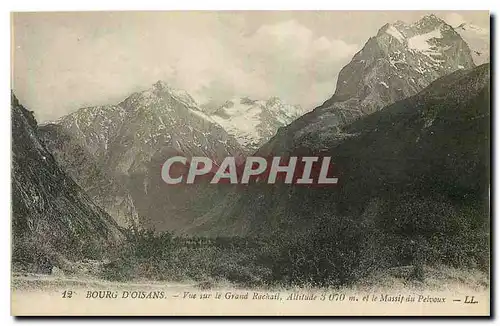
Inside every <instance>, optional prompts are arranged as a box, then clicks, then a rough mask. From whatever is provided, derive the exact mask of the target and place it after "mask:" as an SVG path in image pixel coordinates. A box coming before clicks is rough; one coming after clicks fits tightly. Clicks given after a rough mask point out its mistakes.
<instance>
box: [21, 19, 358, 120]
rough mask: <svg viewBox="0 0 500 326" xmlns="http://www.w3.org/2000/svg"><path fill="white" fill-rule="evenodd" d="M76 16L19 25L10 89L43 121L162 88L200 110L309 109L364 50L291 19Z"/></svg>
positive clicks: (321, 98) (24, 20)
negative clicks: (250, 100) (248, 104)
mask: <svg viewBox="0 0 500 326" xmlns="http://www.w3.org/2000/svg"><path fill="white" fill-rule="evenodd" d="M74 15H75V16H71V15H63V14H60V15H56V16H49V17H44V16H43V15H25V16H23V15H19V16H17V17H16V28H15V29H14V31H15V35H14V39H15V45H16V47H15V49H16V52H15V55H14V90H15V92H16V93H17V95H18V97H20V99H21V100H22V101H23V102H24V103H25V104H26V105H27V106H28V107H30V108H31V109H32V110H35V113H36V114H37V118H38V119H39V120H41V121H44V120H52V119H56V118H58V117H59V116H61V115H63V114H67V113H69V112H71V111H74V110H76V109H78V108H79V107H82V106H89V105H100V104H107V103H117V102H119V101H121V100H122V99H124V98H125V97H126V96H127V95H129V94H130V93H131V92H133V91H138V90H141V89H145V88H148V87H150V85H151V84H152V83H154V82H155V81H156V80H159V79H162V80H165V81H167V82H169V83H170V84H172V86H174V87H177V88H182V89H185V90H186V91H188V92H189V93H191V94H192V95H193V96H194V97H195V98H196V99H198V100H199V101H200V102H202V103H203V102H205V101H209V100H215V101H216V102H217V101H225V100H226V99H227V98H230V97H233V96H250V97H254V98H267V97H271V96H280V97H281V98H283V100H285V101H287V102H289V103H293V104H301V105H303V106H304V107H308V108H311V109H312V108H313V107H314V106H315V105H317V104H319V103H322V102H323V101H324V100H326V99H327V98H328V97H330V96H331V95H332V93H333V92H334V88H335V79H336V76H337V74H338V71H339V70H340V69H341V67H342V66H343V65H345V64H346V63H347V62H348V61H349V60H350V58H351V57H352V55H353V54H354V52H355V51H356V50H358V49H359V48H360V45H354V44H349V43H347V42H344V41H343V40H341V39H335V38H332V37H331V36H327V35H321V33H320V32H318V29H316V31H313V30H312V29H310V28H308V27H307V26H305V25H304V24H303V23H300V22H299V21H297V20H294V19H285V20H275V21H271V22H267V23H261V24H257V25H256V26H255V27H254V28H248V26H247V25H248V24H249V21H248V19H242V17H241V16H239V15H233V16H224V19H219V18H218V17H217V15H213V14H199V15H197V16H196V17H194V16H193V17H191V18H193V19H187V18H186V16H182V15H180V14H177V15H174V14H170V15H169V16H168V19H165V16H161V15H160V16H140V15H139V16H138V15H132V14H130V16H127V14H104V13H102V14H96V16H92V17H93V18H92V19H90V18H85V17H83V16H78V14H74ZM233 17H234V18H233ZM319 31H321V29H319Z"/></svg>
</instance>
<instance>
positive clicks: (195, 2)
mask: <svg viewBox="0 0 500 326" xmlns="http://www.w3.org/2000/svg"><path fill="white" fill-rule="evenodd" d="M498 3H499V2H498V1H493V0H487V1H470V0H468V1H458V0H455V1H452V2H444V1H435V0H419V1H410V2H408V1H388V0H376V1H369V0H366V1H359V0H358V1H352V0H351V1H343V2H339V1H330V2H328V3H327V2H326V1H324V0H307V1H293V0H288V1H286V2H285V1H283V2H281V1H275V2H272V3H271V2H270V1H269V0H245V1H228V0H224V1H221V0H212V1H202V0H182V1H177V2H169V3H167V2H166V1H152V0H140V1H124V0H121V1H113V2H111V1H108V2H105V1H103V0H86V1H61V0H59V1H53V0H44V1H34V0H32V1H26V0H24V1H21V0H17V1H15V2H14V1H12V2H11V3H8V2H2V4H1V6H2V10H1V15H0V17H1V24H0V35H1V38H2V45H3V47H2V49H4V50H3V51H2V61H1V62H2V64H1V65H0V69H1V71H0V76H2V78H0V80H1V84H0V95H1V102H0V103H1V104H2V106H1V109H0V123H1V126H0V132H1V134H0V149H1V153H2V159H1V160H0V171H1V174H0V177H1V180H0V186H1V188H0V189H1V194H0V202H1V208H2V213H3V214H2V215H1V218H2V223H4V224H3V227H2V228H1V230H2V232H4V236H2V237H1V238H2V240H3V243H2V246H1V248H2V250H1V258H0V259H1V260H0V261H2V262H3V263H2V269H1V276H2V278H1V285H2V289H1V290H0V291H1V301H0V302H1V303H0V307H1V309H2V312H1V317H2V325H3V324H4V322H5V324H6V325H10V324H13V323H14V322H15V320H14V319H13V318H12V317H9V316H10V263H7V262H10V182H11V181H10V109H9V102H10V12H12V11H75V10H85V11H96V10H320V9H322V10H491V11H492V12H493V13H498V10H497V7H498ZM492 28H493V26H492ZM496 41H497V37H495V43H496ZM494 60H495V62H497V61H498V60H497V53H495V57H494ZM7 76H9V77H7ZM492 77H493V78H495V74H494V73H493V74H492ZM494 92H495V94H497V93H498V83H497V82H495V89H494ZM492 110H495V111H496V107H495V108H492ZM495 125H496V126H497V129H496V130H493V132H494V140H495V144H498V143H499V141H500V139H499V138H498V135H499V132H498V129H499V128H500V114H499V113H498V112H497V113H496V114H495ZM495 163H496V161H495ZM498 179H499V177H498V173H497V174H495V180H493V181H494V182H495V184H496V185H498V182H497V181H498ZM499 191H500V190H499V189H497V192H496V193H495V195H494V198H492V200H493V201H494V202H496V203H500V192H499ZM497 209H498V207H497ZM498 225H499V222H498V221H497V222H496V223H495V230H492V234H497V233H498ZM495 244H496V246H495V248H494V252H495V253H498V251H499V250H498V241H495ZM495 258H496V257H495ZM497 263H498V262H496V265H498V264H497ZM497 267H498V266H497ZM496 276H497V273H496V272H495V276H494V277H495V279H497V277H496ZM497 280H498V279H497ZM496 283H497V282H495V284H496ZM495 302H498V300H495ZM497 307H498V305H497V304H496V307H495V311H496V312H497V313H498V308H497ZM33 321H34V320H31V321H24V322H33ZM213 321H215V322H217V320H212V322H213ZM233 321H234V320H231V321H230V322H233ZM290 321H291V320H283V321H281V322H285V323H289V322H290ZM370 321H371V322H373V320H370ZM37 322H45V323H47V322H48V323H52V322H53V320H45V321H40V320H37ZM59 322H60V323H63V324H64V323H69V322H71V320H60V321H59ZM80 322H81V323H89V324H90V323H92V324H93V325H100V324H104V322H105V321H104V320H82V321H80ZM114 322H123V320H116V321H114ZM161 322H168V323H177V322H179V321H174V320H168V321H166V320H165V321H161ZM187 322H189V323H191V322H194V321H193V320H188V321H187ZM253 322H255V323H257V322H258V323H259V324H266V323H271V322H276V320H274V321H264V320H254V321H253ZM300 322H304V324H305V323H308V321H306V320H300ZM324 322H327V323H330V322H332V321H330V320H325V321H324ZM333 322H334V323H340V324H343V323H346V322H349V323H354V324H357V323H363V322H365V321H362V320H349V321H346V320H334V321H333ZM378 322H383V323H386V322H388V320H379V321H378ZM392 322H395V323H399V322H401V320H398V319H395V320H392ZM420 322H425V323H426V324H429V325H431V324H437V323H438V322H439V323H442V322H446V323H449V322H451V323H454V322H455V321H454V320H451V321H448V320H446V321H445V320H439V321H438V320H420ZM466 322H471V320H466ZM130 323H131V324H140V323H141V321H138V320H134V321H132V322H130Z"/></svg>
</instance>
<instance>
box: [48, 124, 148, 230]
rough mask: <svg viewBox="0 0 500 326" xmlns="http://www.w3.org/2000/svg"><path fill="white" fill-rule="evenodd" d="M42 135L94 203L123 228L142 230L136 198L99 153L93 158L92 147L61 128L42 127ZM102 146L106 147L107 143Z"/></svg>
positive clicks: (65, 169) (51, 125) (61, 164)
mask: <svg viewBox="0 0 500 326" xmlns="http://www.w3.org/2000/svg"><path fill="white" fill-rule="evenodd" d="M39 135H40V138H41V140H42V141H43V142H44V144H45V146H46V147H47V149H48V150H49V151H50V152H51V153H52V154H53V155H54V158H55V159H56V161H57V162H58V164H59V165H60V166H61V167H63V169H64V171H65V172H66V173H67V174H68V175H69V176H70V177H71V178H72V179H73V180H75V181H76V182H77V183H78V185H79V186H80V187H81V188H82V189H83V190H84V191H85V192H86V193H87V194H88V195H89V197H90V198H91V199H92V201H93V202H94V203H96V204H97V205H98V206H99V207H101V208H103V209H104V210H105V211H106V212H107V213H108V214H110V215H111V216H112V217H113V218H114V220H115V221H116V222H117V223H118V225H119V226H121V227H124V228H133V229H136V228H139V227H140V218H139V214H138V212H137V209H136V207H135V205H134V203H133V200H132V197H131V196H130V194H129V193H128V191H127V189H126V188H125V187H124V186H123V185H122V184H121V183H120V182H119V181H118V180H116V179H115V178H114V176H113V175H111V174H110V173H109V172H107V171H106V169H104V168H103V167H102V166H100V164H99V158H98V157H96V156H95V154H96V153H97V151H94V154H92V153H91V151H92V147H90V148H87V147H86V146H85V144H81V143H80V142H79V139H77V138H76V137H74V136H72V135H71V134H70V133H69V132H68V131H67V130H65V129H64V127H62V126H60V125H57V124H47V125H43V126H41V127H40V128H39ZM100 139H103V138H100ZM84 140H85V139H84ZM101 145H102V146H104V147H105V146H106V143H105V142H104V143H103V144H101ZM101 155H102V154H101Z"/></svg>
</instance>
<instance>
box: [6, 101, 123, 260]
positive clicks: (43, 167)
mask: <svg viewBox="0 0 500 326" xmlns="http://www.w3.org/2000/svg"><path fill="white" fill-rule="evenodd" d="M11 111H12V234H13V261H14V262H15V263H20V264H22V265H23V264H24V265H26V264H34V265H35V266H36V265H37V264H39V263H40V262H41V260H48V261H49V263H50V264H53V265H59V266H60V267H63V268H67V267H68V266H67V265H65V264H64V262H68V261H70V262H71V261H76V260H79V259H82V258H102V257H105V256H106V254H107V251H108V250H110V249H111V248H113V247H114V246H116V245H117V244H119V242H120V241H121V240H123V234H122V232H121V231H120V230H119V228H118V226H117V224H116V223H115V222H114V221H113V219H112V218H111V217H110V216H109V215H108V214H106V213H105V212H104V211H103V210H102V209H100V208H99V207H98V206H96V205H95V204H94V203H93V202H92V201H91V200H90V198H89V197H88V196H87V195H86V194H85V193H84V191H83V190H82V189H81V188H80V187H79V186H78V185H77V184H76V183H75V182H74V181H73V180H72V179H71V178H70V177H69V176H68V175H67V174H66V173H64V172H63V171H62V170H61V169H60V168H59V166H58V165H57V162H56V160H55V159H54V157H53V156H52V154H51V153H50V152H49V151H48V150H47V149H46V147H45V145H44V143H43V142H42V141H41V140H40V138H39V134H38V133H39V130H38V126H37V123H36V121H35V119H34V117H33V115H32V113H31V112H29V111H27V110H26V109H25V108H24V107H23V106H21V105H20V104H19V102H18V100H17V99H16V98H15V96H12V104H11ZM61 265H64V266H61Z"/></svg>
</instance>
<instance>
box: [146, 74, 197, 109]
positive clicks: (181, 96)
mask: <svg viewBox="0 0 500 326" xmlns="http://www.w3.org/2000/svg"><path fill="white" fill-rule="evenodd" d="M153 89H154V90H156V91H160V92H166V93H168V94H170V95H171V96H172V97H174V98H175V99H176V100H178V101H180V102H182V103H183V104H185V105H186V106H188V107H198V103H196V101H195V100H194V99H193V97H192V96H191V95H189V93H188V92H186V91H185V90H183V89H176V88H174V87H171V86H170V85H169V84H168V83H166V82H165V81H163V80H159V81H157V82H156V83H154V84H153Z"/></svg>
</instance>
